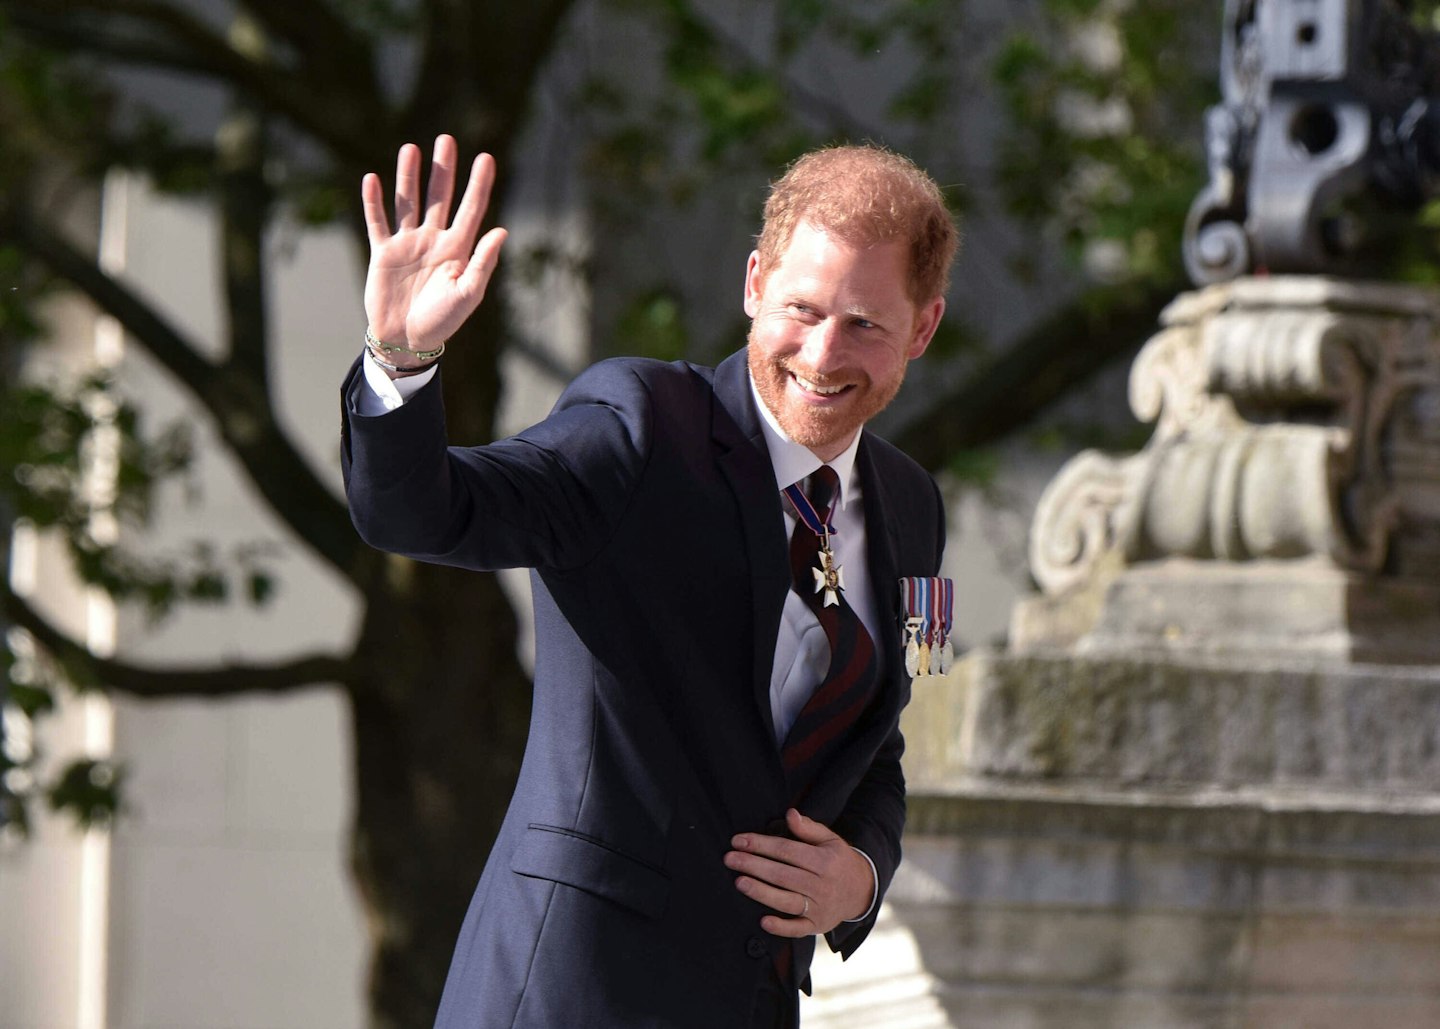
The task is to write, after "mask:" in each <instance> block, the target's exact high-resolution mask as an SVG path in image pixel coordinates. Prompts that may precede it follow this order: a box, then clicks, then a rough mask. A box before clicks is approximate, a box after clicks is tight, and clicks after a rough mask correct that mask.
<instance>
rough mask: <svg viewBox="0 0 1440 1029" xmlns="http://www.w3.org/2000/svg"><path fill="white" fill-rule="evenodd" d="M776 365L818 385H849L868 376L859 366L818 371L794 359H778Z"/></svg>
mask: <svg viewBox="0 0 1440 1029" xmlns="http://www.w3.org/2000/svg"><path fill="white" fill-rule="evenodd" d="M776 366H777V367H779V369H780V370H781V371H783V372H785V373H787V374H789V375H793V376H795V377H796V378H797V379H804V380H805V381H806V382H812V383H814V384H815V385H817V386H848V385H851V384H852V383H864V382H865V381H867V377H866V376H865V374H864V373H863V372H861V371H860V369H858V368H838V369H836V370H835V371H833V372H828V373H827V372H817V371H815V370H813V369H807V368H804V367H803V366H801V365H799V364H798V363H796V362H794V361H783V360H782V361H777V362H776Z"/></svg>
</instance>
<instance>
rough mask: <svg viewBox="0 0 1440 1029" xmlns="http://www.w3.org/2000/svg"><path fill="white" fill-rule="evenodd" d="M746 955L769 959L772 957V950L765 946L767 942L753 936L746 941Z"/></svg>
mask: <svg viewBox="0 0 1440 1029" xmlns="http://www.w3.org/2000/svg"><path fill="white" fill-rule="evenodd" d="M745 953H746V954H749V955H750V956H751V957H752V958H768V957H769V956H770V948H769V947H767V946H766V945H765V941H764V940H762V939H761V938H760V937H758V936H752V937H750V938H749V939H748V940H746V941H745Z"/></svg>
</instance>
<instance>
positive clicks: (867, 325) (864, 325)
mask: <svg viewBox="0 0 1440 1029" xmlns="http://www.w3.org/2000/svg"><path fill="white" fill-rule="evenodd" d="M855 327H856V328H857V329H873V328H875V323H874V322H872V321H871V320H870V319H869V318H856V319H855Z"/></svg>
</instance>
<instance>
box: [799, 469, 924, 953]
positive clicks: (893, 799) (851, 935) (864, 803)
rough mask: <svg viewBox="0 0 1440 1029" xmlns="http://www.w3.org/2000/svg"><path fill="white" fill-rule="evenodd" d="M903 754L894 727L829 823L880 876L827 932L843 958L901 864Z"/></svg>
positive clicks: (867, 926) (869, 923)
mask: <svg viewBox="0 0 1440 1029" xmlns="http://www.w3.org/2000/svg"><path fill="white" fill-rule="evenodd" d="M927 481H928V484H929V489H930V494H931V497H932V498H933V503H932V506H931V510H932V511H933V515H932V518H933V532H934V536H933V539H934V550H933V551H932V552H931V554H930V556H929V559H928V567H926V568H923V569H920V571H923V572H924V574H927V575H937V574H939V571H940V557H941V555H942V554H943V553H944V550H945V509H944V505H943V502H942V500H941V497H940V490H939V488H938V487H937V486H936V485H935V482H934V480H933V479H929V478H928V476H927ZM912 567H913V566H912ZM906 570H907V571H910V570H911V569H910V568H907V569H906ZM897 631H898V630H897ZM900 681H901V685H902V688H903V689H904V690H905V695H904V698H903V699H904V701H905V702H906V703H908V702H909V699H910V696H909V692H910V682H909V679H908V678H907V677H905V676H904V675H903V674H902V675H901V679H900ZM902 708H903V704H902ZM904 752H905V739H904V737H903V736H902V735H901V734H900V728H899V726H898V725H897V726H896V727H895V729H894V730H893V731H892V732H891V733H890V736H889V737H888V738H887V739H886V741H885V744H884V745H883V746H882V747H881V748H880V750H879V752H878V753H877V754H876V755H875V760H874V761H872V762H871V764H870V768H869V770H868V771H867V772H866V773H865V776H864V778H863V779H861V781H860V784H859V786H857V787H856V789H855V792H854V793H852V794H851V795H850V800H849V803H847V804H846V805H845V810H844V812H842V814H841V815H840V817H839V819H837V820H836V823H835V825H834V826H832V828H833V829H834V830H835V831H836V832H837V833H839V834H840V835H841V836H842V837H844V839H845V840H846V841H847V842H848V843H850V844H851V845H852V846H855V847H859V848H860V849H861V850H863V851H864V852H865V853H866V854H868V855H869V856H870V860H872V861H874V862H875V874H876V877H877V879H878V882H877V884H876V887H877V893H876V899H875V906H874V907H873V908H872V909H871V911H870V913H869V915H868V916H867V917H866V918H864V919H863V920H861V921H859V922H841V923H840V924H839V925H838V926H836V927H835V928H834V929H832V930H831V931H830V932H829V933H827V934H826V936H825V939H826V942H827V943H828V944H829V945H830V949H831V950H833V951H837V952H839V954H840V956H841V957H842V958H849V957H850V955H851V954H853V953H855V950H856V949H857V948H858V947H859V946H860V944H861V943H863V942H864V941H865V938H866V937H867V936H868V935H870V930H871V929H873V928H874V927H875V919H876V917H877V915H878V914H879V911H880V902H881V901H882V900H884V898H885V893H886V891H887V890H888V889H889V888H890V882H891V880H892V879H893V878H894V877H895V870H896V869H897V868H898V867H899V865H900V837H901V834H902V833H903V832H904V829H905V774H904V772H903V771H902V770H901V767H900V757H901V755H902V754H904Z"/></svg>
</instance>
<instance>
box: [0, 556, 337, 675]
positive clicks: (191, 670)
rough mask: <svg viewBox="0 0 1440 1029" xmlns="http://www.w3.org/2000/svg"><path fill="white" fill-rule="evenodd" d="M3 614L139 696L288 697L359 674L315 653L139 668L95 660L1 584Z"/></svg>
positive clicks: (77, 664) (63, 658)
mask: <svg viewBox="0 0 1440 1029" xmlns="http://www.w3.org/2000/svg"><path fill="white" fill-rule="evenodd" d="M0 600H3V608H0V610H3V612H4V615H5V617H6V618H7V619H9V620H10V621H11V622H12V623H14V624H15V625H18V626H20V627H21V628H23V629H25V630H26V631H27V632H29V633H30V635H32V636H33V637H35V640H36V642H38V643H39V644H40V645H41V646H42V647H44V648H45V649H46V650H47V651H49V652H50V654H51V655H52V656H53V657H54V658H55V659H56V660H57V661H59V662H60V663H61V664H62V665H64V666H66V667H67V668H71V669H78V670H79V671H80V672H82V673H83V674H84V675H85V676H87V677H91V678H93V679H95V680H96V681H98V682H100V683H102V684H103V685H105V686H106V687H108V688H110V689H114V690H119V691H120V692H122V693H128V694H130V695H131V696H135V697H145V698H150V699H154V698H159V697H195V696H202V697H221V696H232V695H234V694H237V693H283V692H286V691H289V690H293V689H298V688H300V687H302V686H312V685H317V684H320V683H327V682H339V683H343V682H345V681H346V680H347V679H348V678H349V677H350V676H351V675H352V674H353V672H354V669H353V667H352V666H351V663H350V662H349V661H347V660H345V659H343V658H337V657H333V656H329V655H323V654H316V655H311V656H309V657H301V658H294V659H291V660H289V661H277V662H274V663H273V664H266V665H252V664H243V663H234V664H225V665H217V666H213V667H209V668H197V667H193V666H174V667H156V666H149V665H134V664H130V663H128V662H126V661H118V660H115V659H113V658H102V657H96V656H95V655H94V654H92V653H90V651H88V650H86V649H85V647H83V646H81V645H80V643H78V642H77V641H76V640H74V639H71V638H70V636H68V635H67V634H65V633H64V632H62V631H61V630H60V629H58V628H56V627H55V625H54V624H53V623H51V622H50V621H49V620H48V619H46V618H45V617H43V616H42V615H41V614H40V613H39V612H38V611H36V610H35V609H34V608H33V607H31V606H30V605H29V604H28V603H26V601H25V600H24V599H23V598H21V597H20V596H18V595H17V594H16V593H15V592H14V591H13V590H11V589H10V586H9V584H8V583H0Z"/></svg>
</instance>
